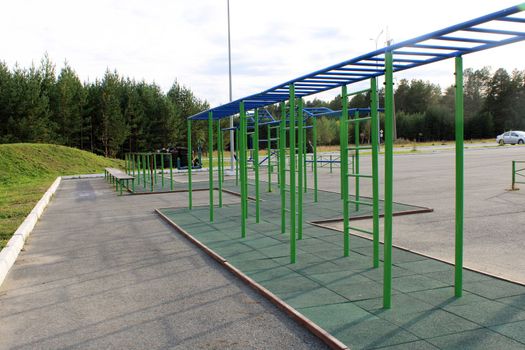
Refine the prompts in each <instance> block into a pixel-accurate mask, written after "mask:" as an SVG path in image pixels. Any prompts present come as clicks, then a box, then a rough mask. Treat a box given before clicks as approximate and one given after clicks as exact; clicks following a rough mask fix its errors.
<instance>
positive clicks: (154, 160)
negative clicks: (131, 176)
mask: <svg viewBox="0 0 525 350" xmlns="http://www.w3.org/2000/svg"><path fill="white" fill-rule="evenodd" d="M153 174H154V179H155V184H157V177H158V174H159V172H158V170H157V153H153Z"/></svg>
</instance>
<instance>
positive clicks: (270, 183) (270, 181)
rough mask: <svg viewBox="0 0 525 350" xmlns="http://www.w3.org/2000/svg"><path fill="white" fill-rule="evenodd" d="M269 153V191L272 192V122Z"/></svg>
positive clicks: (268, 129)
mask: <svg viewBox="0 0 525 350" xmlns="http://www.w3.org/2000/svg"><path fill="white" fill-rule="evenodd" d="M266 130H267V133H266V134H267V137H266V138H267V139H268V142H267V147H266V148H267V154H268V158H267V160H268V192H272V170H273V169H272V158H271V156H272V129H271V128H270V124H268V126H267V129H266Z"/></svg>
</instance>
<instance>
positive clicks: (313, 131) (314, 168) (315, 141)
mask: <svg viewBox="0 0 525 350" xmlns="http://www.w3.org/2000/svg"><path fill="white" fill-rule="evenodd" d="M312 139H313V148H314V149H313V157H314V159H313V162H312V164H313V173H314V202H316V203H317V199H318V198H317V190H318V180H317V118H315V117H314V119H313V125H312Z"/></svg>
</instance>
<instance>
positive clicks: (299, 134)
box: [297, 98, 305, 239]
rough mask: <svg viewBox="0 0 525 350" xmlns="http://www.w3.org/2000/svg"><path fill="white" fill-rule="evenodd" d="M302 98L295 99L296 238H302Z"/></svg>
mask: <svg viewBox="0 0 525 350" xmlns="http://www.w3.org/2000/svg"><path fill="white" fill-rule="evenodd" d="M303 132H304V129H303V99H302V98H299V100H298V101H297V141H298V142H297V150H298V152H297V153H298V154H297V171H298V174H297V239H303V183H304V182H303V170H304V164H305V162H304V148H303V146H304V144H303V141H304V139H303Z"/></svg>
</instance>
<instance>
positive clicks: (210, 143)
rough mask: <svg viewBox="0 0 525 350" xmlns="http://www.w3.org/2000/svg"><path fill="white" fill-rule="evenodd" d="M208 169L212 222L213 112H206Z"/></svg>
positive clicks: (211, 218) (211, 219)
mask: <svg viewBox="0 0 525 350" xmlns="http://www.w3.org/2000/svg"><path fill="white" fill-rule="evenodd" d="M208 169H209V170H208V175H209V182H210V221H213V112H208Z"/></svg>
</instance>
